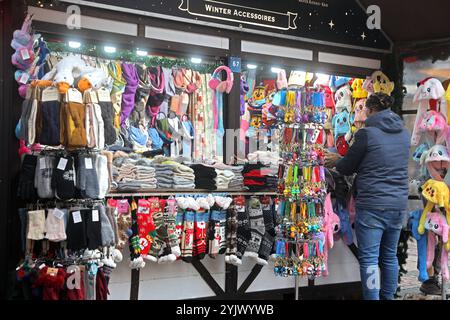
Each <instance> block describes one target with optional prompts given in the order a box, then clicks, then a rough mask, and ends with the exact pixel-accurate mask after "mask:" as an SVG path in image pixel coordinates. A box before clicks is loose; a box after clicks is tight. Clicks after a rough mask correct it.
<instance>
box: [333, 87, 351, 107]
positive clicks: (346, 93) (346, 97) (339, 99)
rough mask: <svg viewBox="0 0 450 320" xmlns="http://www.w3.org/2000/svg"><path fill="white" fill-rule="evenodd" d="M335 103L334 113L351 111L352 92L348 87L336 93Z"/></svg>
mask: <svg viewBox="0 0 450 320" xmlns="http://www.w3.org/2000/svg"><path fill="white" fill-rule="evenodd" d="M334 98H335V101H336V107H335V108H336V113H339V112H342V111H344V110H345V111H347V112H351V111H352V92H351V91H350V88H349V87H348V86H344V87H342V88H340V89H339V90H338V91H336V94H335V95H334Z"/></svg>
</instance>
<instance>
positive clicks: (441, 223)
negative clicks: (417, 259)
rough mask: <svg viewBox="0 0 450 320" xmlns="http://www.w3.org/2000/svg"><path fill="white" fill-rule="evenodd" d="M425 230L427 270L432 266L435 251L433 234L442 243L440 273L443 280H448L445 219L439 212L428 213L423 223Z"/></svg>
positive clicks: (435, 243)
mask: <svg viewBox="0 0 450 320" xmlns="http://www.w3.org/2000/svg"><path fill="white" fill-rule="evenodd" d="M425 229H427V230H429V231H428V247H427V268H428V269H429V268H431V267H432V266H433V261H434V255H435V251H436V246H437V242H436V237H435V234H437V235H438V236H441V237H442V242H443V243H444V244H445V246H442V251H441V273H442V278H443V279H444V280H448V279H449V272H448V250H447V247H448V245H449V242H448V230H449V227H448V224H447V221H446V220H445V217H444V216H443V215H442V214H441V213H439V212H430V213H429V214H428V215H427V218H426V222H425Z"/></svg>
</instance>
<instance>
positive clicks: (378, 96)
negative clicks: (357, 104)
mask: <svg viewBox="0 0 450 320" xmlns="http://www.w3.org/2000/svg"><path fill="white" fill-rule="evenodd" d="M394 101H395V99H394V98H393V97H391V96H388V95H387V94H385V93H383V92H377V93H373V94H371V95H370V97H369V98H367V101H366V108H369V109H374V110H376V111H382V110H386V109H389V108H391V107H392V106H393V105H394Z"/></svg>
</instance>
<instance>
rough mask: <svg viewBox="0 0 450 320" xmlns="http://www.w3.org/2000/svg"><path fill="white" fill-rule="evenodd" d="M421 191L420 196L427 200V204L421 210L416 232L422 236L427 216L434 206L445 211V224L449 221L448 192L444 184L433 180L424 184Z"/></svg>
mask: <svg viewBox="0 0 450 320" xmlns="http://www.w3.org/2000/svg"><path fill="white" fill-rule="evenodd" d="M421 189H422V196H423V197H424V198H425V199H426V200H427V204H426V206H425V208H424V209H423V212H422V216H421V217H420V222H419V226H418V228H417V231H418V232H419V234H424V233H425V220H426V217H427V214H428V213H430V212H431V211H432V210H433V208H434V206H435V205H437V206H438V207H439V208H444V209H445V213H446V216H447V224H448V222H449V221H450V206H449V190H448V187H447V185H446V184H445V182H442V181H436V180H433V179H430V180H428V181H427V182H425V184H424V185H423V186H422V187H421Z"/></svg>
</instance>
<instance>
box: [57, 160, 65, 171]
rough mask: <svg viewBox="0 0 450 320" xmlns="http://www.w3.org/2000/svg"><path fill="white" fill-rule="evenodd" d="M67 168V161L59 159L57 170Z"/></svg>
mask: <svg viewBox="0 0 450 320" xmlns="http://www.w3.org/2000/svg"><path fill="white" fill-rule="evenodd" d="M66 166H67V159H66V158H61V159H59V162H58V166H57V167H56V168H57V169H59V170H65V169H66Z"/></svg>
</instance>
